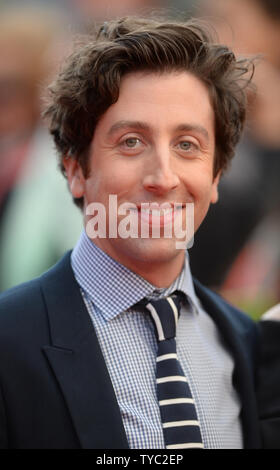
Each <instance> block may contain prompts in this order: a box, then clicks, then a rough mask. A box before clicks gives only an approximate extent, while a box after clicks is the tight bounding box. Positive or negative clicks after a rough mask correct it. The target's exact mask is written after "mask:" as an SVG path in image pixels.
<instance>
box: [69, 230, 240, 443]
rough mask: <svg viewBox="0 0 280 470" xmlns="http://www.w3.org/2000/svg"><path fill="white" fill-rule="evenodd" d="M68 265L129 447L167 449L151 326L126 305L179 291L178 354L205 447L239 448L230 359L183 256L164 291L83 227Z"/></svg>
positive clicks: (237, 402) (237, 409)
mask: <svg viewBox="0 0 280 470" xmlns="http://www.w3.org/2000/svg"><path fill="white" fill-rule="evenodd" d="M71 263H72V268H73V271H74V275H75V278H76V280H77V282H78V284H79V286H80V289H81V293H82V296H83V299H84V302H85V305H86V307H87V310H88V312H89V315H90V317H91V319H92V322H93V325H94V328H95V330H96V333H97V337H98V341H99V344H100V347H101V350H102V353H103V356H104V359H105V363H106V366H107V368H108V371H109V374H110V378H111V382H112V385H113V388H114V391H115V395H116V398H117V401H118V404H119V408H120V412H121V416H122V420H123V424H124V428H125V432H126V435H127V439H128V444H129V447H130V448H132V449H163V448H164V447H165V445H164V439H163V432H162V426H161V418H160V411H159V405H158V400H157V393H156V379H155V372H156V356H157V341H156V337H155V331H154V326H153V324H152V320H151V318H150V317H149V315H147V314H143V311H142V312H139V311H136V310H134V309H132V308H131V307H132V306H133V305H134V304H135V303H137V302H138V301H139V300H141V299H143V298H144V297H150V298H158V297H161V296H166V295H168V294H170V293H171V292H173V291H174V290H180V291H182V292H184V294H185V295H186V296H187V298H188V303H187V304H186V305H185V306H183V307H182V310H181V315H180V318H179V321H178V326H177V353H178V358H179V361H180V363H181V365H182V368H183V370H184V373H185V375H186V377H187V379H188V381H189V384H190V388H191V392H192V395H193V397H194V399H195V402H196V408H197V413H198V418H199V421H200V424H201V433H202V438H203V442H204V445H205V448H208V449H232V448H233V449H240V448H242V447H243V437H242V429H241V421H240V410H241V404H240V400H239V397H238V396H237V393H236V391H235V390H234V388H233V386H232V374H233V368H234V363H233V359H232V357H231V355H230V354H229V352H228V351H227V350H226V349H225V345H224V344H223V341H222V339H221V338H220V335H219V332H218V330H217V328H216V325H215V324H214V322H213V320H212V319H211V318H210V317H209V315H207V313H206V312H205V311H204V310H203V308H202V306H201V304H200V302H199V300H198V299H197V297H196V294H195V291H194V286H193V282H192V276H191V272H190V268H189V263H188V256H186V261H185V266H184V269H183V270H182V272H181V275H180V276H179V277H178V278H177V279H176V281H175V282H174V283H173V284H172V285H171V286H170V287H169V288H167V289H159V288H156V287H155V286H153V285H152V284H150V283H149V282H148V281H146V280H145V279H143V278H142V277H140V276H138V275H137V274H135V273H133V272H132V271H130V270H129V269H127V268H126V267H125V266H123V265H121V264H120V263H118V262H117V261H115V260H114V259H112V258H111V257H110V256H108V255H107V254H106V253H104V252H103V251H102V250H101V249H99V248H98V247H97V246H96V245H94V243H92V241H90V239H89V238H88V237H87V235H86V233H85V232H84V231H83V232H82V234H81V237H80V240H79V241H78V243H77V245H76V247H75V248H74V250H73V252H72V256H71ZM93 373H94V371H93Z"/></svg>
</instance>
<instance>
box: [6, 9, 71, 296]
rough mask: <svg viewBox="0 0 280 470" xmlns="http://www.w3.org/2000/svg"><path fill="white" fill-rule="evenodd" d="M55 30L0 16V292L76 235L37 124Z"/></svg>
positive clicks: (45, 22) (27, 15)
mask: <svg viewBox="0 0 280 470" xmlns="http://www.w3.org/2000/svg"><path fill="white" fill-rule="evenodd" d="M58 33H59V28H58V24H57V22H56V21H54V17H53V15H50V14H49V13H48V12H45V11H43V10H42V11H40V10H30V9H27V10H25V9H23V10H22V9H20V10H18V9H11V10H7V9H6V10H4V11H2V12H1V17H0V161H1V165H0V290H5V289H6V288H8V287H11V286H12V285H15V284H17V283H19V282H23V281H27V280H29V279H31V278H32V277H34V276H36V275H39V274H40V273H41V272H42V271H44V270H45V269H47V268H48V267H49V266H50V265H52V264H53V261H55V260H56V259H58V258H59V257H60V255H61V254H62V253H63V252H64V251H65V249H66V248H67V247H68V248H70V247H71V246H72V245H73V244H74V243H75V241H76V236H78V234H79V231H80V222H79V216H78V211H76V210H75V209H74V208H73V205H72V203H71V197H70V196H69V195H67V194H65V182H64V181H63V178H62V177H61V178H60V177H59V175H58V172H57V169H56V166H57V165H56V162H55V157H54V147H53V144H52V142H51V139H50V137H49V135H48V132H47V130H46V129H45V128H44V127H43V125H42V123H41V119H40V113H41V89H42V87H43V84H44V82H45V81H47V80H49V78H50V76H51V74H52V72H54V69H53V70H52V67H53V68H55V64H56V62H59V56H60V54H61V53H62V51H63V42H62V37H61V35H59V34H58ZM54 54H55V55H54ZM58 201H60V204H57V202H58ZM60 207H63V213H61V211H60V209H59V208H60Z"/></svg>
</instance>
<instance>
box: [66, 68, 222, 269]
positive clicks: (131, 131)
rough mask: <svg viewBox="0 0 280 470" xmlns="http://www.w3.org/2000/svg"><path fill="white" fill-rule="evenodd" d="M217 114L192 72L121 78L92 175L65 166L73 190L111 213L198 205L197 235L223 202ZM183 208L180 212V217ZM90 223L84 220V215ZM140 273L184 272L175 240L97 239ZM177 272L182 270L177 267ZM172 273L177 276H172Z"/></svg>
mask: <svg viewBox="0 0 280 470" xmlns="http://www.w3.org/2000/svg"><path fill="white" fill-rule="evenodd" d="M214 122H215V119H214V112H213V108H212V105H211V100H210V97H209V92H208V90H207V88H206V86H205V85H204V84H203V83H202V82H201V81H200V80H199V79H198V78H196V77H195V76H193V75H192V74H191V73H188V72H172V73H171V72H166V73H164V74H156V73H146V72H135V73H130V74H128V75H126V76H124V77H123V79H122V81H121V86H120V93H119V98H118V101H117V102H116V103H115V104H113V105H112V106H110V107H109V109H108V110H107V111H106V112H105V114H104V115H103V116H102V117H101V119H100V120H99V122H98V124H97V126H96V129H95V133H94V137H93V140H92V143H91V148H90V153H89V176H88V177H87V178H85V177H84V175H83V172H82V170H81V168H80V166H79V164H78V163H77V162H76V161H75V160H72V159H69V160H66V161H65V166H66V172H67V176H68V180H69V185H70V189H71V192H72V194H73V196H74V197H84V210H85V208H86V207H87V205H88V204H90V203H91V202H99V203H102V204H103V205H104V206H105V207H106V208H108V197H109V195H110V194H114V195H117V197H118V204H119V205H120V204H122V203H132V204H134V205H136V206H137V207H140V205H141V204H142V203H158V204H162V203H170V204H171V205H172V206H174V205H176V204H177V203H179V204H182V205H183V207H184V205H185V204H186V203H189V202H192V203H194V212H195V218H194V227H195V231H196V230H197V228H198V227H199V225H200V224H201V222H202V221H203V219H204V217H205V215H206V213H207V211H208V208H209V205H210V203H215V202H216V201H217V198H218V193H217V186H218V182H219V175H218V176H216V177H214V174H213V168H214V153H215V128H214ZM184 217H185V209H184V208H183V218H184ZM85 219H86V217H85ZM94 243H96V244H97V245H98V246H99V247H100V248H102V249H103V250H104V251H105V252H106V253H108V254H109V255H110V256H112V257H113V258H114V259H116V260H118V261H120V262H121V263H122V264H124V265H125V266H127V267H128V268H130V269H132V270H133V271H135V272H139V273H140V274H143V270H145V269H149V266H151V265H157V266H162V267H164V266H169V267H170V269H172V266H173V267H174V268H175V271H176V270H179V269H180V267H182V263H183V260H184V252H183V251H182V250H177V249H176V248H175V240H174V238H172V239H166V238H164V237H160V238H157V239H152V238H149V239H141V238H138V239H121V238H116V239H110V238H106V239H95V240H94ZM177 268H178V269H177ZM175 271H174V272H175Z"/></svg>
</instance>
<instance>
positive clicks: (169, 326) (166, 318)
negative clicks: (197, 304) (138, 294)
mask: <svg viewBox="0 0 280 470" xmlns="http://www.w3.org/2000/svg"><path fill="white" fill-rule="evenodd" d="M181 300H182V299H181V297H180V296H179V295H177V294H175V295H171V296H169V297H165V298H163V299H158V300H150V301H147V303H146V304H145V306H146V309H147V310H148V311H149V313H150V315H151V317H152V320H153V323H154V326H155V330H156V334H157V340H158V341H164V340H165V339H171V338H175V336H176V327H177V322H178V318H179V315H180V307H181Z"/></svg>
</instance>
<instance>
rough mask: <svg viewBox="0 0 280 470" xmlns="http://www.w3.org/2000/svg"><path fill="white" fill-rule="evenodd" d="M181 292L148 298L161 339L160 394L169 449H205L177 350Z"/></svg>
mask: <svg viewBox="0 0 280 470" xmlns="http://www.w3.org/2000/svg"><path fill="white" fill-rule="evenodd" d="M180 306H181V300H180V294H179V295H172V296H170V297H166V298H163V299H159V300H149V301H147V302H145V307H146V309H147V310H148V311H149V313H150V314H151V317H152V320H153V323H154V326H155V332H156V336H157V340H158V352H157V367H156V381H157V395H158V400H159V406H160V414H161V421H162V427H163V435H164V440H165V445H166V449H203V448H204V446H203V442H202V437H201V432H200V425H199V422H198V418H197V413H196V409H195V403H194V399H193V397H192V394H191V390H190V387H189V384H188V382H187V379H186V377H185V375H184V372H183V370H182V367H181V365H180V363H179V361H178V358H177V353H176V340H175V336H176V326H177V321H178V317H179V315H180Z"/></svg>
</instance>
